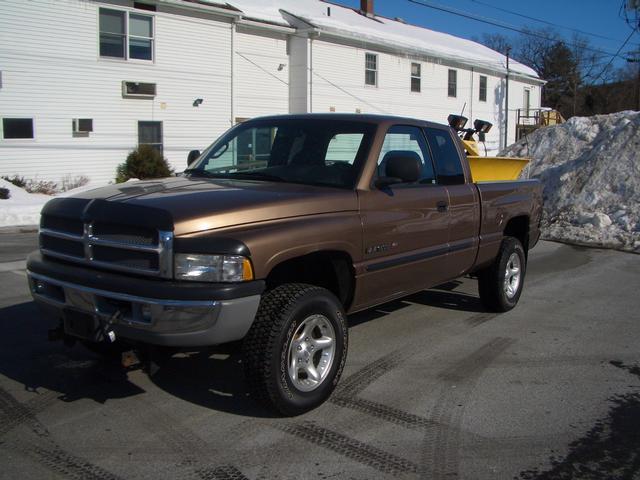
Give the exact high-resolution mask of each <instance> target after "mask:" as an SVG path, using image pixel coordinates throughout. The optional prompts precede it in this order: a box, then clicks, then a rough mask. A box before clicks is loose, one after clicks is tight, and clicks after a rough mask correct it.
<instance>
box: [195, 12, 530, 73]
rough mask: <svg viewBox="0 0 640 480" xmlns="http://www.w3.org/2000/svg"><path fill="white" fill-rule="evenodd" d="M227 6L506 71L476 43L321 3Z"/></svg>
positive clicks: (501, 60) (519, 68)
mask: <svg viewBox="0 0 640 480" xmlns="http://www.w3.org/2000/svg"><path fill="white" fill-rule="evenodd" d="M204 1H207V2H210V3H214V2H213V0H204ZM219 1H220V0H218V2H219ZM226 3H227V4H228V5H230V6H232V7H235V8H237V9H239V10H241V11H242V13H243V15H244V16H245V18H248V19H251V20H257V21H261V22H267V23H273V24H276V25H284V26H292V25H291V24H290V23H289V22H287V20H286V19H285V17H284V14H283V12H286V13H290V14H292V15H294V16H295V17H297V18H299V19H301V20H303V21H305V22H307V23H309V24H311V25H312V26H315V27H317V28H319V29H320V30H322V31H326V32H327V33H335V34H338V35H341V36H347V37H351V38H353V39H355V40H366V41H369V42H371V43H375V44H379V45H383V46H390V47H396V48H402V49H406V50H408V51H410V52H420V53H423V54H426V55H429V56H434V57H441V58H447V59H450V60H454V61H457V62H460V63H463V64H468V65H476V66H479V67H480V66H481V67H485V68H488V69H491V70H494V71H499V72H505V71H506V57H505V56H504V55H502V54H501V53H498V52H496V51H495V50H491V49H490V48H488V47H485V46H484V45H481V44H479V43H476V42H474V41H471V40H467V39H465V38H460V37H456V36H453V35H449V34H448V33H442V32H436V31H435V30H429V29H427V28H423V27H419V26H416V25H410V24H406V23H404V22H402V21H398V20H391V19H388V18H385V17H380V16H377V15H376V16H374V17H373V18H370V17H367V16H365V15H362V14H361V13H359V12H358V11H357V10H355V9H352V8H349V7H344V6H341V5H336V4H333V3H329V2H325V1H322V0H226ZM328 9H330V10H331V14H330V15H329V12H328ZM509 70H510V71H513V72H515V73H519V74H522V75H525V76H528V77H533V78H538V75H537V74H536V72H535V71H534V70H533V69H531V68H529V67H527V66H526V65H523V64H521V63H519V62H516V61H514V60H510V62H509Z"/></svg>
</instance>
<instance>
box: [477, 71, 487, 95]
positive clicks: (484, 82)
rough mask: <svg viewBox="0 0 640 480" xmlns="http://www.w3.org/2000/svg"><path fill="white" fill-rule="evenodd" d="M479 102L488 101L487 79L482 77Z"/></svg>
mask: <svg viewBox="0 0 640 480" xmlns="http://www.w3.org/2000/svg"><path fill="white" fill-rule="evenodd" d="M478 100H480V101H481V102H486V101H487V77H485V76H484V75H480V88H479V89H478Z"/></svg>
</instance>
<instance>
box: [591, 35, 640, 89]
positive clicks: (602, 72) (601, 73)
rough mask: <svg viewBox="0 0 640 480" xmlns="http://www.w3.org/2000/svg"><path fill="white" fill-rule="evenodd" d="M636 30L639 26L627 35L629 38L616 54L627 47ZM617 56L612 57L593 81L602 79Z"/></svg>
mask: <svg viewBox="0 0 640 480" xmlns="http://www.w3.org/2000/svg"><path fill="white" fill-rule="evenodd" d="M636 30H638V28H637V27H636V28H634V29H633V30H631V33H630V34H629V36H628V37H627V39H626V40H625V41H624V43H623V44H622V45H620V48H619V49H618V51H617V52H616V56H618V54H619V53H620V52H621V51H622V49H623V48H624V47H625V45H626V44H627V43H629V40H631V37H632V36H633V34H634V33H636ZM614 58H615V57H611V60H609V63H607V66H606V67H604V68H603V69H602V71H601V72H600V74H599V75H598V76H597V77H596V78H595V80H594V81H593V83H596V82H597V81H598V80H600V78H601V77H602V75H604V72H606V71H607V69H608V68H609V66H610V65H611V64H612V63H613V59H614Z"/></svg>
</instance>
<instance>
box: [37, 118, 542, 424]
mask: <svg viewBox="0 0 640 480" xmlns="http://www.w3.org/2000/svg"><path fill="white" fill-rule="evenodd" d="M189 160H191V161H190V163H189V165H188V168H187V169H186V170H185V171H184V173H182V174H180V175H179V176H176V177H172V178H166V179H161V180H149V181H139V182H131V183H123V184H116V185H111V186H107V187H104V188H99V189H96V190H92V191H89V192H86V193H81V194H77V195H75V196H74V197H69V198H56V199H53V200H51V201H50V202H48V203H47V204H46V205H45V207H44V208H43V210H42V216H41V223H40V230H39V250H38V251H36V252H34V253H33V254H31V255H30V257H29V259H28V265H27V270H28V278H29V283H30V289H31V292H32V295H33V298H34V299H35V301H36V302H37V303H38V304H39V305H41V306H42V307H44V308H45V309H46V310H47V311H49V312H51V313H52V314H54V315H56V316H58V317H59V318H60V322H61V328H62V329H63V332H64V335H65V336H66V337H67V338H76V339H81V340H82V341H83V342H85V343H87V342H116V343H118V342H122V343H126V344H130V345H134V346H135V345H137V346H144V345H156V346H164V347H182V348H196V347H206V346H214V345H219V344H223V343H227V342H236V341H240V340H242V349H243V367H244V371H245V377H246V382H247V385H248V386H249V391H250V394H251V395H252V396H253V397H254V398H256V399H257V400H260V401H262V402H264V403H266V404H267V405H269V406H271V407H272V408H274V409H275V410H276V411H279V412H280V413H281V414H283V415H297V414H300V413H302V412H305V411H308V410H310V409H312V408H314V407H316V406H317V405H319V404H321V403H322V402H323V401H325V400H326V399H327V398H328V397H329V395H330V394H331V392H332V391H333V389H334V388H335V386H336V384H337V383H338V380H339V378H340V375H341V373H342V370H343V367H344V364H345V361H346V357H347V343H348V340H347V339H348V334H347V314H351V313H353V312H357V311H360V310H364V309H367V308H369V307H373V306H375V305H379V304H382V303H384V302H388V301H390V300H393V299H396V298H399V297H403V296H406V295H409V294H411V293H415V292H417V291H420V290H423V289H426V288H430V287H433V286H436V285H439V284H442V283H444V282H446V281H449V280H452V279H455V278H457V277H460V276H463V275H472V276H474V277H476V278H477V279H478V285H479V295H480V298H481V300H482V302H483V303H484V305H485V306H486V307H487V309H491V310H493V311H507V310H509V309H511V308H513V307H514V306H515V305H516V303H517V302H518V299H519V297H520V294H521V292H522V287H523V282H524V277H525V272H526V264H527V252H528V250H529V249H530V248H532V247H533V246H534V245H535V244H536V242H537V241H538V238H539V236H540V230H539V224H540V218H541V211H542V199H541V185H540V184H539V182H538V181H535V180H520V181H508V182H490V183H489V182H488V183H474V182H473V179H472V178H471V172H470V169H469V165H468V162H467V160H466V157H465V152H464V150H463V146H462V144H461V142H460V139H459V138H458V136H457V135H456V132H455V131H454V130H453V129H452V128H450V127H449V126H445V125H439V124H436V123H430V122H426V121H421V120H414V119H409V118H400V117H392V116H374V115H344V114H304V115H283V116H272V117H262V118H257V119H253V120H249V121H247V122H244V123H242V124H239V125H236V126H235V127H233V128H231V129H230V130H229V131H228V132H227V133H225V134H224V135H223V136H222V137H220V139H218V140H217V141H216V142H215V143H213V144H212V145H211V146H210V147H209V148H207V149H206V150H205V151H203V152H202V153H201V154H200V152H196V151H194V152H191V153H190V156H189Z"/></svg>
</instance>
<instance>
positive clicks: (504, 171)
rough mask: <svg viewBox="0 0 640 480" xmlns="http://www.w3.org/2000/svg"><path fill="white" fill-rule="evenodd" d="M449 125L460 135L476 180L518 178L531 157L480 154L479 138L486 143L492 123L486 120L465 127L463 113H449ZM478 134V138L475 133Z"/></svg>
mask: <svg viewBox="0 0 640 480" xmlns="http://www.w3.org/2000/svg"><path fill="white" fill-rule="evenodd" d="M447 121H448V122H449V125H450V126H451V127H452V128H453V129H454V130H455V131H456V132H458V134H459V135H460V139H461V140H462V144H463V145H464V149H465V150H466V152H467V159H468V160H469V165H470V167H471V176H472V177H473V181H474V182H496V181H500V180H517V179H518V177H519V176H520V172H521V171H522V169H523V168H524V167H526V165H527V163H529V161H530V159H528V158H517V157H487V156H482V155H481V154H480V148H479V144H478V140H479V141H480V142H481V143H484V139H485V135H486V134H487V133H488V132H489V130H491V127H492V124H491V123H489V122H486V121H484V120H476V121H475V122H473V128H464V127H465V125H466V124H467V118H466V117H463V116H462V115H449V117H448V118H447ZM476 134H477V135H478V140H476V139H475V138H474V135H476Z"/></svg>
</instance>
